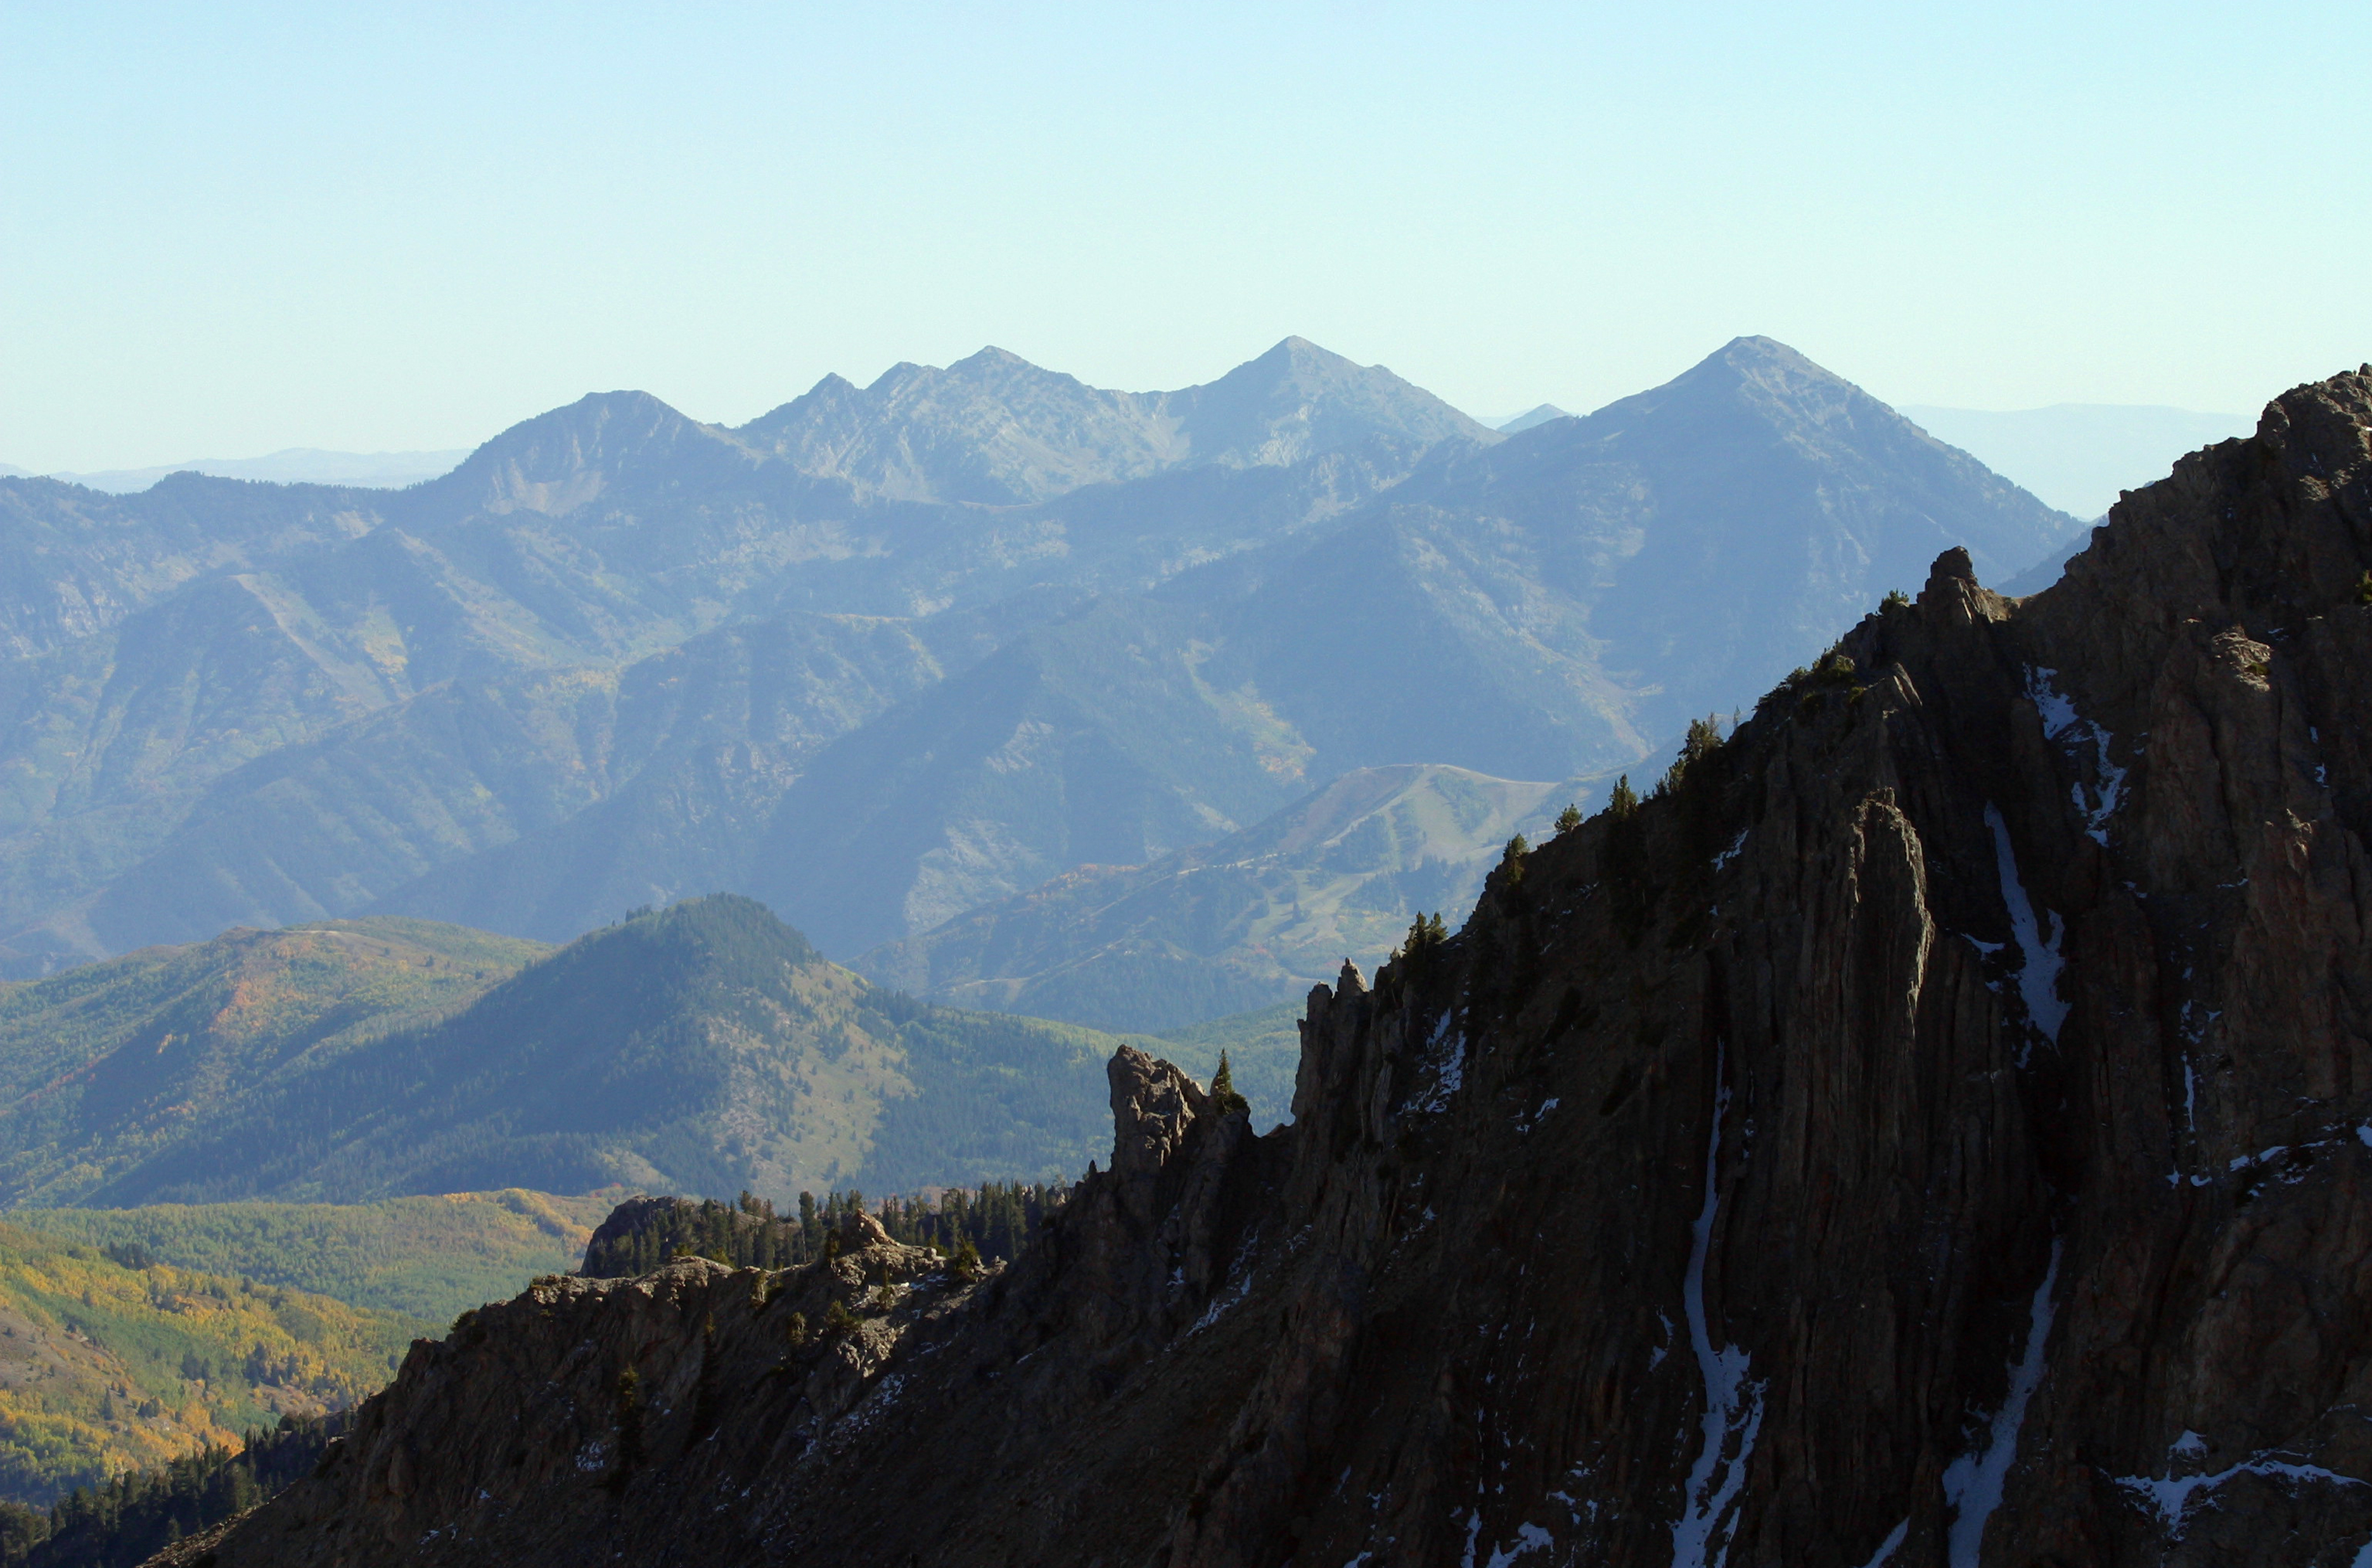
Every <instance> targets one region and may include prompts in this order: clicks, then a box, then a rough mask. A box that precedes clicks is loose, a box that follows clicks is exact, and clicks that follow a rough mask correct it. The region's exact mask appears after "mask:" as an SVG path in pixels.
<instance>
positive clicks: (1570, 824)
mask: <svg viewBox="0 0 2372 1568" xmlns="http://www.w3.org/2000/svg"><path fill="white" fill-rule="evenodd" d="M1580 826H1581V807H1578V806H1576V805H1575V804H1574V803H1573V802H1572V801H1570V800H1568V801H1566V802H1565V803H1564V810H1562V811H1560V812H1558V813H1557V819H1556V830H1557V836H1558V837H1559V838H1563V837H1564V835H1565V834H1567V833H1570V832H1572V831H1573V830H1575V829H1576V828H1578V827H1580Z"/></svg>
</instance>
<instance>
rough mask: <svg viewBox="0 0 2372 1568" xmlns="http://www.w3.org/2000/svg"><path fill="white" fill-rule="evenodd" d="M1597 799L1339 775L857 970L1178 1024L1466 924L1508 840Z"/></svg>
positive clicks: (1368, 773)
mask: <svg viewBox="0 0 2372 1568" xmlns="http://www.w3.org/2000/svg"><path fill="white" fill-rule="evenodd" d="M1590 793H1591V792H1590V791H1589V790H1588V789H1587V788H1585V787H1581V786H1576V787H1573V788H1567V787H1565V786H1562V785H1555V784H1527V783H1518V782H1516V781H1513V780H1507V779H1494V778H1489V777H1486V776H1484V775H1483V774H1481V773H1475V772H1468V771H1467V770H1465V769H1463V768H1450V767H1442V766H1438V765H1435V766H1423V765H1402V766H1399V767H1389V768H1367V769H1361V770H1359V771H1356V772H1351V773H1347V774H1345V775H1343V777H1342V778H1340V779H1337V780H1336V781H1334V782H1333V783H1332V784H1329V785H1327V786H1326V787H1325V788H1324V789H1321V790H1320V791H1318V792H1316V793H1315V794H1313V795H1311V796H1307V797H1305V798H1304V799H1302V800H1300V801H1297V802H1296V803H1295V804H1294V805H1293V806H1291V807H1287V808H1286V809H1285V810H1284V811H1281V812H1278V813H1277V814H1276V815H1275V816H1273V817H1271V818H1270V819H1267V820H1266V821H1263V822H1262V823H1260V824H1259V825H1258V826H1256V827H1253V828H1250V829H1248V830H1245V831H1243V832H1240V833H1235V834H1231V835H1229V836H1228V837H1227V838H1224V839H1220V840H1218V841H1216V842H1213V843H1208V844H1202V845H1198V846H1196V847H1194V848H1192V849H1186V850H1180V851H1179V852H1177V853H1175V854H1170V855H1168V856H1165V857H1164V858H1162V859H1160V860H1157V861H1155V862H1154V863H1152V864H1151V865H1138V866H1127V865H1083V866H1080V867H1079V868H1078V869H1076V870H1074V871H1070V872H1068V873H1066V874H1064V875H1063V876H1060V877H1054V878H1053V879H1052V880H1051V881H1048V882H1047V883H1045V884H1044V885H1043V886H1041V887H1038V888H1034V889H1030V890H1029V891H1028V892H1026V893H1022V894H1019V895H1017V896H1016V897H1013V898H1009V899H1006V900H1001V901H999V902H996V903H993V904H987V905H984V906H983V907H981V908H978V909H974V910H971V911H970V912H967V913H964V914H962V915H960V916H959V917H957V918H956V919H954V920H952V921H949V922H948V923H946V924H944V925H941V926H939V927H937V928H936V929H935V930H932V931H928V932H925V933H924V934H923V935H918V936H913V937H908V938H906V939H905V940H903V941H900V942H893V943H890V944H889V945H888V946H886V947H879V948H877V949H875V950H874V951H873V952H870V953H867V954H866V955H865V956H864V957H863V958H859V959H857V960H856V963H855V968H856V969H857V970H859V971H860V972H862V973H865V974H867V975H870V976H871V977H873V978H874V979H875V980H878V981H880V982H882V983H883V984H886V985H894V986H898V987H900V988H901V989H904V990H907V991H911V992H913V993H916V994H918V995H927V996H930V997H932V998H935V999H936V1000H941V1001H946V1002H950V1003H954V1004H957V1005H964V1006H974V1007H991V1008H995V1009H997V1010H999V1011H1003V1012H1014V1013H1028V1014H1033V1015H1037V1016H1044V1017H1053V1018H1068V1019H1071V1020H1073V1021H1075V1022H1079V1023H1092V1024H1095V1025H1097V1026H1098V1027H1099V1028H1119V1029H1147V1030H1163V1029H1178V1028H1185V1027H1187V1026H1189V1025H1192V1024H1196V1023H1199V1022H1201V1021H1202V1020H1203V1019H1207V1018H1216V1017H1218V1016H1222V1015H1226V1014H1232V1013H1237V1012H1242V1011H1246V1010H1249V1009H1254V1008H1262V1007H1266V1006H1269V1005H1273V1004H1275V1003H1277V1002H1279V1001H1283V1000H1286V999H1289V998H1292V997H1296V996H1298V995H1301V994H1302V993H1306V992H1307V991H1308V989H1309V987H1310V986H1312V985H1314V984H1317V983H1319V982H1320V981H1331V980H1332V978H1333V976H1334V974H1335V972H1336V970H1338V969H1339V968H1340V967H1341V965H1342V963H1343V959H1344V958H1354V959H1355V960H1357V961H1358V962H1359V963H1360V964H1362V965H1363V966H1366V967H1367V968H1369V969H1371V970H1372V969H1373V968H1374V967H1375V965H1376V963H1377V962H1378V960H1379V959H1381V958H1382V957H1383V956H1384V955H1385V954H1386V953H1387V952H1389V950H1390V949H1391V948H1392V947H1395V946H1397V945H1398V944H1399V942H1400V941H1401V938H1402V937H1403V936H1404V935H1407V932H1408V925H1409V922H1410V920H1411V919H1412V918H1413V914H1414V913H1415V912H1417V911H1420V910H1422V911H1436V910H1438V911H1446V912H1448V918H1449V919H1450V920H1451V922H1452V923H1456V922H1457V921H1459V919H1462V918H1463V916H1464V914H1465V912H1466V910H1467V908H1468V907H1469V906H1470V905H1471V904H1472V902H1473V900H1474V895H1475V894H1476V892H1477V891H1479V890H1480V889H1481V887H1482V883H1483V874H1484V873H1485V872H1487V871H1488V870H1489V869H1490V868H1491V866H1492V865H1494V864H1496V863H1497V861H1498V858H1499V854H1500V852H1501V849H1502V847H1503V846H1504V845H1505V844H1506V841H1507V840H1508V838H1509V837H1510V836H1512V835H1513V834H1515V833H1516V832H1517V831H1519V830H1522V831H1526V832H1529V833H1530V834H1531V835H1532V836H1534V837H1540V836H1542V834H1543V831H1544V830H1545V829H1546V827H1547V823H1548V820H1549V819H1550V818H1552V817H1553V816H1554V815H1555V813H1556V811H1557V810H1558V809H1559V808H1560V807H1563V806H1564V805H1565V804H1566V802H1567V801H1568V800H1576V801H1585V802H1586V801H1587V796H1589V794H1590Z"/></svg>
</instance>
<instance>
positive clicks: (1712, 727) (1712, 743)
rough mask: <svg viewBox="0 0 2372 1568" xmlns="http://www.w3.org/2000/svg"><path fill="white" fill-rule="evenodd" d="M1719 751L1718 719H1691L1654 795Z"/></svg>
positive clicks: (1676, 783)
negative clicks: (1678, 749) (1678, 753)
mask: <svg viewBox="0 0 2372 1568" xmlns="http://www.w3.org/2000/svg"><path fill="white" fill-rule="evenodd" d="M1839 657H1843V655H1839ZM1846 667H1847V668H1852V661H1851V660H1847V661H1846ZM1719 749H1721V719H1720V717H1719V716H1718V715H1711V716H1708V717H1705V718H1701V719H1691V720H1690V721H1689V732H1688V734H1687V735H1686V736H1685V737H1683V738H1681V741H1680V755H1679V756H1677V757H1675V758H1673V759H1672V765H1671V767H1670V768H1669V769H1667V770H1666V771H1665V773H1664V777H1663V781H1662V782H1661V783H1659V784H1657V785H1656V793H1657V795H1669V794H1671V793H1672V792H1673V791H1675V790H1677V789H1679V788H1680V781H1681V780H1682V779H1684V778H1686V777H1688V775H1689V770H1690V769H1691V768H1693V767H1695V766H1696V765H1697V764H1698V763H1699V762H1702V761H1704V760H1705V759H1706V758H1707V757H1710V756H1712V755H1713V754H1714V753H1715V751H1717V750H1719Z"/></svg>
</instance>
